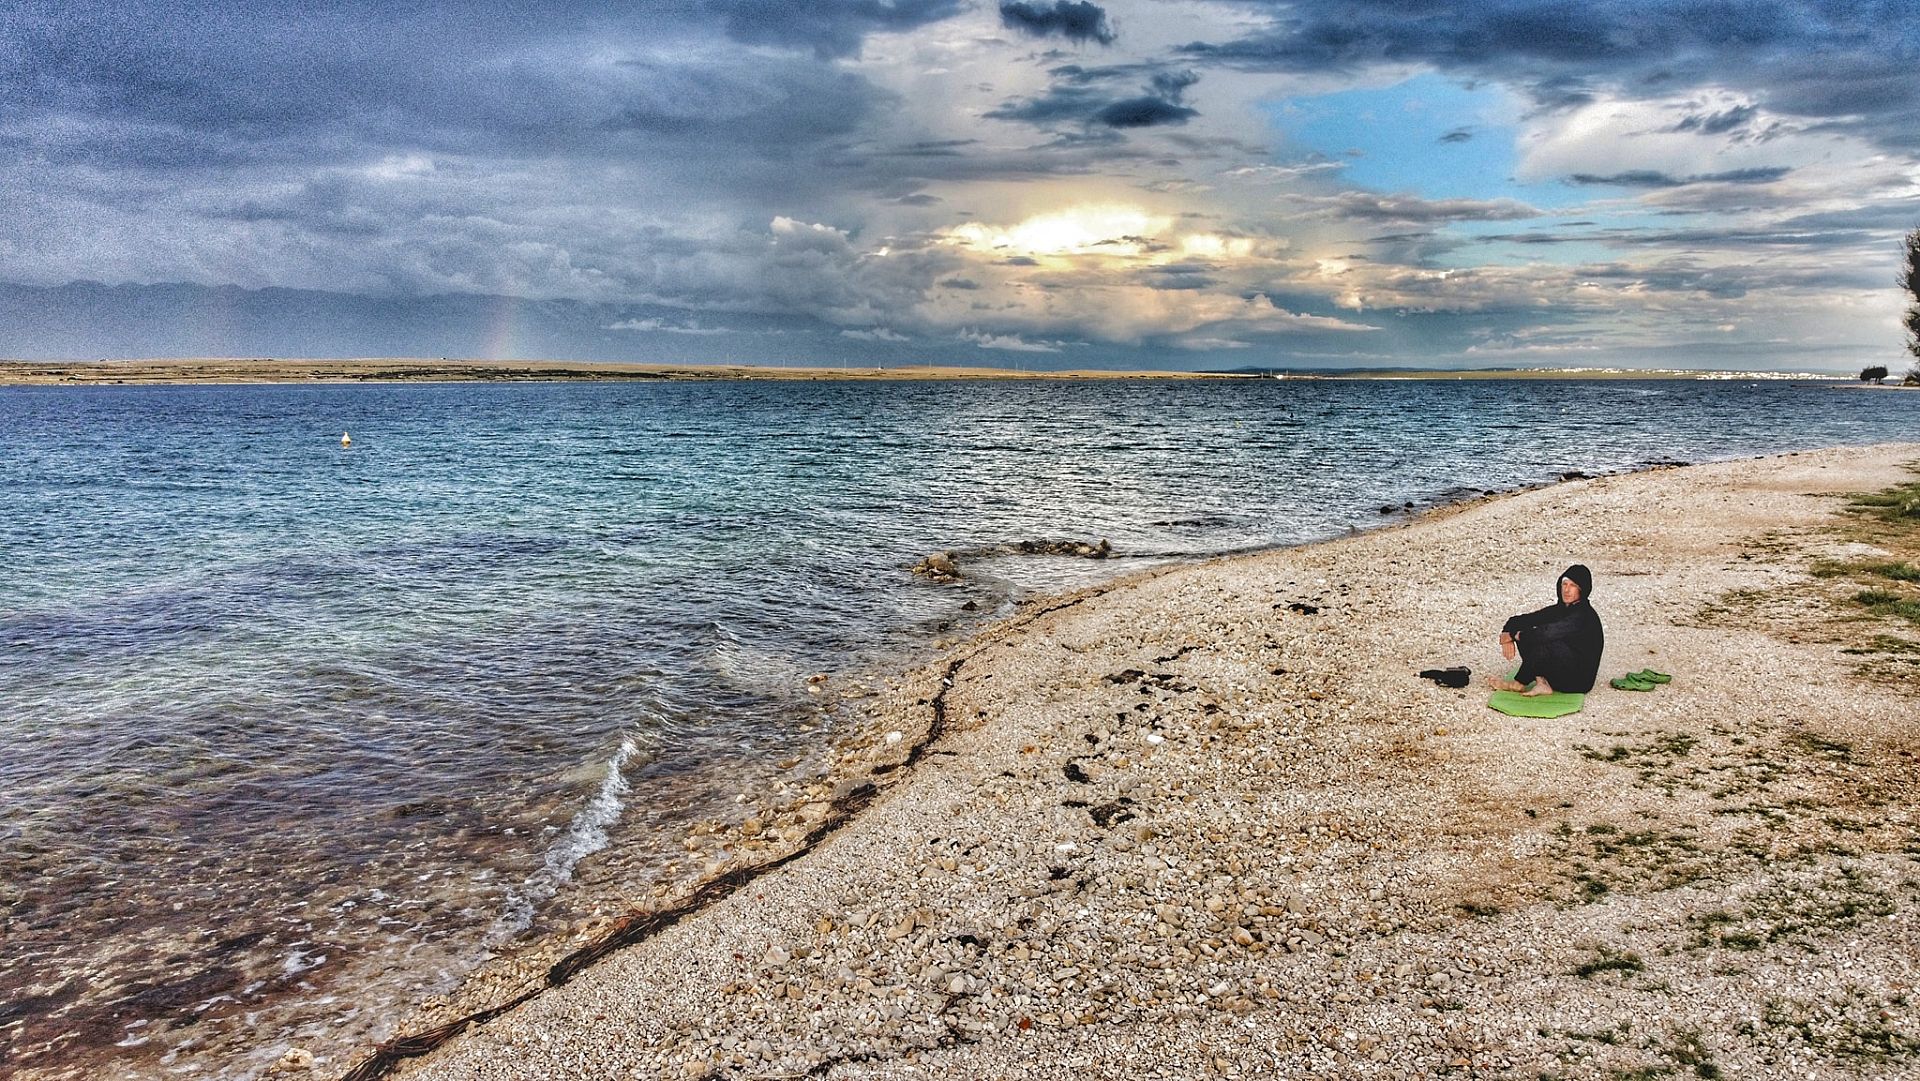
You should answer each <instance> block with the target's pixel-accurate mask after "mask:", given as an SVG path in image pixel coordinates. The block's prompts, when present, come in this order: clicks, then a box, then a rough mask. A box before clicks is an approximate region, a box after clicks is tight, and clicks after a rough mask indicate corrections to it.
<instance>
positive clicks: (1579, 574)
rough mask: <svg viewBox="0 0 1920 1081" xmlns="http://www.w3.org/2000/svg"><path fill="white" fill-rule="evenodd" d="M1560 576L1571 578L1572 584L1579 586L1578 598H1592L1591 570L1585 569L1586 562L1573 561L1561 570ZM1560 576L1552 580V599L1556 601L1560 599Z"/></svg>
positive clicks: (1583, 599)
mask: <svg viewBox="0 0 1920 1081" xmlns="http://www.w3.org/2000/svg"><path fill="white" fill-rule="evenodd" d="M1560 578H1569V579H1572V581H1573V584H1574V585H1577V586H1579V587H1580V599H1581V600H1582V601H1586V600H1590V599H1592V597H1593V572H1592V571H1590V570H1588V569H1587V565H1586V564H1584V563H1575V564H1574V565H1573V566H1571V567H1568V568H1567V569H1566V570H1565V571H1562V572H1561V574H1560ZM1560 578H1555V579H1554V580H1553V599H1554V600H1556V601H1557V600H1559V599H1560Z"/></svg>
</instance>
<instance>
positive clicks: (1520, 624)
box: [1500, 604, 1560, 636]
mask: <svg viewBox="0 0 1920 1081" xmlns="http://www.w3.org/2000/svg"><path fill="white" fill-rule="evenodd" d="M1559 614H1560V606H1559V605H1557V604H1549V605H1547V606H1546V607H1545V608H1541V609H1538V610H1535V611H1532V612H1523V613H1521V614H1520V615H1517V616H1514V617H1512V618H1511V619H1509V620H1507V621H1506V622H1505V623H1503V624H1501V626H1500V633H1501V634H1504V635H1509V636H1516V635H1518V634H1520V632H1522V631H1530V630H1532V629H1533V628H1535V627H1538V626H1539V625H1541V624H1542V623H1550V622H1552V621H1553V620H1554V619H1555V618H1556V617H1558V616H1559Z"/></svg>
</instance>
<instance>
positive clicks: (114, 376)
mask: <svg viewBox="0 0 1920 1081" xmlns="http://www.w3.org/2000/svg"><path fill="white" fill-rule="evenodd" d="M1246 378H1251V377H1250V376H1245V375H1234V374H1230V373H1222V372H1178V371H1106V370H1100V369H1084V370H1071V371H1032V370H1022V369H1015V368H987V367H980V368H974V367H959V366H940V365H912V366H905V367H893V368H854V367H824V366H811V367H807V366H784V365H772V364H757V365H756V364H713V365H703V364H641V363H619V362H611V361H606V362H599V361H592V362H589V361H578V362H576V361H562V360H527V361H488V360H447V359H440V360H431V359H425V358H418V357H394V358H379V357H362V358H353V359H343V360H305V359H276V358H267V357H262V358H258V359H219V358H182V359H156V360H106V361H64V362H63V361H10V360H0V386H246V385H253V384H270V383H271V384H277V383H292V384H319V385H355V384H376V385H380V384H395V383H641V382H737V381H743V380H772V381H789V382H808V381H825V382H885V381H910V382H920V381H926V380H936V379H969V380H989V381H993V380H1011V379H1046V380H1064V381H1080V380H1114V379H1246Z"/></svg>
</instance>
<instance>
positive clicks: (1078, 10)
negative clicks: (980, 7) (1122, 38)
mask: <svg viewBox="0 0 1920 1081" xmlns="http://www.w3.org/2000/svg"><path fill="white" fill-rule="evenodd" d="M1000 24H1001V25H1002V26H1005V27H1007V28H1008V29H1010V30H1018V31H1020V32H1022V33H1025V34H1031V35H1032V36H1034V37H1037V38H1040V37H1046V36H1048V35H1049V34H1059V35H1060V36H1061V37H1063V38H1066V39H1067V40H1069V41H1081V42H1086V41H1093V42H1098V43H1100V44H1101V45H1111V44H1113V42H1114V34H1113V26H1112V24H1110V23H1109V22H1108V21H1107V13H1106V11H1105V10H1104V9H1102V8H1101V7H1100V5H1098V4H1090V3H1086V2H1084V0H1082V2H1078V3H1076V2H1075V0H1054V2H1053V4H1052V6H1048V5H1046V4H1035V3H1027V2H1025V0H1003V2H1002V3H1001V5H1000Z"/></svg>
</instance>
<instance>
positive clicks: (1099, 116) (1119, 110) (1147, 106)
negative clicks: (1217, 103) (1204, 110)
mask: <svg viewBox="0 0 1920 1081" xmlns="http://www.w3.org/2000/svg"><path fill="white" fill-rule="evenodd" d="M1199 115H1200V112H1199V110H1197V109H1189V108H1187V107H1186V106H1184V105H1180V104H1177V103H1175V102H1172V101H1168V100H1167V99H1165V98H1159V97H1139V98H1128V99H1126V100H1125V101H1116V102H1114V103H1113V104H1111V105H1107V106H1104V107H1103V108H1101V109H1099V110H1098V111H1096V112H1095V113H1094V114H1093V122H1094V123H1096V124H1105V125H1106V126H1107V127H1110V128H1151V127H1157V126H1159V125H1161V124H1184V123H1186V122H1187V121H1189V120H1191V119H1193V118H1194V117H1196V116H1199Z"/></svg>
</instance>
